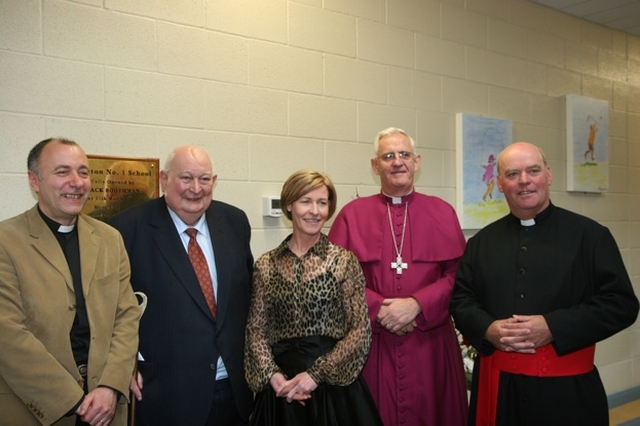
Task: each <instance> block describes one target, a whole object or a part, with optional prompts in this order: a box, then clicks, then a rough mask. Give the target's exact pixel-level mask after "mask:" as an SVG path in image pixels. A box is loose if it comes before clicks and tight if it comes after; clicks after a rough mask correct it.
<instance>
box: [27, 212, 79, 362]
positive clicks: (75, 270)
mask: <svg viewBox="0 0 640 426" xmlns="http://www.w3.org/2000/svg"><path fill="white" fill-rule="evenodd" d="M38 212H39V213H40V216H41V217H42V219H43V220H44V221H45V223H46V224H47V226H49V228H50V229H51V232H53V235H54V236H55V237H56V239H57V240H58V243H60V247H61V248H62V251H63V253H64V256H65V258H66V259H67V264H68V265H69V270H70V271H71V277H72V279H73V290H74V291H75V294H76V316H75V319H74V320H73V326H72V327H71V331H70V333H69V336H70V338H71V349H72V350H73V358H74V359H75V361H76V364H77V365H80V364H86V363H87V360H88V359H89V341H90V338H91V333H90V329H89V319H88V317H87V308H86V306H85V301H84V293H83V292H82V275H81V268H80V244H79V241H78V227H77V226H74V227H73V229H72V230H70V232H61V231H60V229H61V225H60V224H59V223H58V222H56V221H54V220H52V219H51V218H49V217H48V216H47V215H45V214H44V213H43V212H42V211H41V210H40V208H39V207H38ZM76 225H77V223H76Z"/></svg>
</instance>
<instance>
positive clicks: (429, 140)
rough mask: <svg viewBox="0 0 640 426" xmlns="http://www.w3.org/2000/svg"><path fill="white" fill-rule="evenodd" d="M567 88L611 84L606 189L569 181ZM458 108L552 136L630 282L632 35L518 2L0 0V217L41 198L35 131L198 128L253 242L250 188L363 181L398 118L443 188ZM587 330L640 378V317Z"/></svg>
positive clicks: (70, 133)
mask: <svg viewBox="0 0 640 426" xmlns="http://www.w3.org/2000/svg"><path fill="white" fill-rule="evenodd" d="M567 94H581V95H584V96H589V97H594V98H598V99H603V100H606V101H608V102H609V106H610V110H609V113H610V114H609V116H610V159H611V168H610V181H611V182H610V190H609V192H607V193H605V194H601V195H594V194H579V193H568V192H566V184H565V164H566V154H565V146H566V144H565V126H564V95H567ZM457 112H466V113H473V114H481V115H487V116H491V117H498V118H507V119H510V120H512V121H513V128H514V139H515V140H528V141H530V142H533V143H536V144H538V145H540V146H541V147H542V148H543V149H545V151H546V152H547V154H548V156H549V158H550V162H551V166H552V168H553V170H554V172H555V181H554V186H553V187H552V190H553V191H552V198H553V200H554V202H555V203H556V204H558V205H561V206H564V207H567V208H570V209H572V210H575V211H578V212H580V213H583V214H585V215H587V216H590V217H593V218H595V219H596V220H598V221H600V222H601V223H603V224H605V225H606V226H608V227H610V228H611V230H612V231H613V233H614V235H615V237H616V239H617V241H618V244H619V245H620V247H621V249H622V252H623V256H624V258H625V261H626V264H627V266H628V268H629V272H630V274H631V275H632V279H633V281H634V283H636V286H637V289H638V290H640V186H639V185H638V182H640V39H639V38H636V37H632V36H628V35H626V34H624V33H620V32H617V31H613V30H610V29H607V28H604V27H601V26H598V25H595V24H592V23H589V22H586V21H583V20H580V19H577V18H574V17H571V16H568V15H564V14H562V13H560V12H557V11H554V10H551V9H548V8H545V7H543V6H540V5H538V4H535V3H533V2H529V1H527V0H440V1H438V0H297V1H295V0H260V1H256V0H137V1H129V0H0V148H1V150H2V154H1V155H0V193H2V194H3V201H2V202H1V203H0V219H6V218H8V217H10V216H13V215H15V214H17V213H19V212H21V211H23V210H25V209H27V208H29V207H30V206H32V205H33V203H34V202H35V199H34V197H33V196H32V195H30V192H29V187H28V182H27V177H26V156H27V153H28V151H29V149H30V148H31V147H32V146H33V145H34V144H35V143H36V142H38V141H40V140H42V139H44V138H47V137H50V136H64V137H68V138H71V139H74V140H76V141H77V142H79V143H80V144H81V145H82V146H83V147H84V148H85V150H86V151H87V153H90V154H99V155H116V156H128V157H157V158H160V160H161V162H163V161H164V158H165V157H166V155H167V154H168V152H169V151H170V149H171V148H172V147H174V146H176V145H180V144H186V143H194V144H198V145H202V146H204V147H206V148H207V149H208V151H209V152H210V153H211V155H212V156H213V158H214V162H215V167H216V171H217V173H218V175H219V181H218V184H217V187H216V189H215V192H214V197H216V198H218V199H221V200H224V201H227V202H230V203H232V204H235V205H237V206H239V207H241V208H243V209H244V210H245V211H246V212H247V214H248V215H249V218H250V221H251V224H252V227H253V230H254V232H253V241H252V247H253V250H254V254H255V255H256V256H258V255H260V254H262V253H263V252H265V251H266V250H269V249H271V248H273V247H275V246H276V245H277V244H278V243H279V242H280V241H281V239H282V238H284V237H285V236H286V235H287V234H288V233H289V232H290V226H289V224H288V223H287V222H286V221H285V220H281V219H273V218H265V217H263V216H262V207H261V206H262V204H261V199H262V197H263V196H268V195H278V194H279V192H280V188H281V185H282V182H283V181H284V180H285V179H286V177H287V176H288V175H289V174H290V173H292V172H293V171H295V170H297V169H299V168H303V167H312V168H316V169H320V170H323V171H325V172H327V173H328V174H329V175H330V176H331V177H332V179H333V180H334V182H335V183H336V186H337V188H338V192H339V207H341V206H342V205H344V204H345V203H346V202H348V201H349V200H351V199H352V198H354V197H356V196H358V195H369V194H372V193H376V192H377V191H378V181H377V180H376V177H375V176H374V175H373V174H372V172H371V171H370V167H369V158H370V157H371V154H372V138H373V136H374V135H375V133H376V132H377V131H379V130H381V129H383V128H385V127H388V126H391V125H393V126H398V127H402V128H404V129H406V130H407V131H408V132H409V133H410V134H412V135H413V136H414V138H415V139H416V141H417V143H418V151H419V152H420V153H421V154H422V156H423V168H422V171H421V172H420V174H419V175H418V179H417V188H418V190H420V191H423V192H427V193H430V194H433V195H437V196H440V197H442V198H444V199H445V200H447V201H449V202H450V203H452V204H454V203H455V193H456V181H455V176H456V173H455V167H456V162H455V158H456V155H455V154H456V152H455V131H454V130H455V126H454V117H455V113H457ZM467 234H468V235H470V234H471V232H467ZM639 293H640V291H639ZM598 347H599V349H598V351H597V364H598V366H599V367H600V371H601V373H602V376H603V378H604V382H605V386H606V389H607V392H608V393H609V394H611V393H615V392H619V391H622V390H625V389H629V388H633V387H635V386H638V385H639V384H640V328H639V327H637V326H634V327H632V328H630V329H629V330H627V331H625V332H623V333H621V334H619V335H617V336H615V337H613V338H611V339H609V340H607V341H606V342H603V343H601V344H600V345H599V346H598Z"/></svg>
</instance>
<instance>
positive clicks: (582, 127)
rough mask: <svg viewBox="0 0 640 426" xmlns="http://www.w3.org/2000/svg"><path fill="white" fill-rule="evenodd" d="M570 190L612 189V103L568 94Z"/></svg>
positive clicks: (599, 190) (568, 176)
mask: <svg viewBox="0 0 640 426" xmlns="http://www.w3.org/2000/svg"><path fill="white" fill-rule="evenodd" d="M566 104H567V105H566V107H567V191H579V192H605V191H607V190H608V189H609V103H608V102H607V101H603V100H600V99H592V98H587V97H584V96H578V95H567V96H566Z"/></svg>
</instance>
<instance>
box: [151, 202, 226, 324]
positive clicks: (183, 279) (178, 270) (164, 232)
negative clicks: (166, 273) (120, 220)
mask: <svg viewBox="0 0 640 426" xmlns="http://www.w3.org/2000/svg"><path fill="white" fill-rule="evenodd" d="M149 226H150V227H151V228H152V229H151V235H152V239H153V243H154V244H155V245H156V247H157V248H158V251H159V252H160V254H161V255H162V257H163V258H164V260H165V262H166V263H167V265H168V266H169V268H170V269H171V270H172V271H173V274H174V276H175V278H176V279H177V281H178V282H179V283H180V284H181V285H182V286H183V287H184V289H185V290H186V292H187V293H188V294H189V295H190V296H191V298H192V299H193V301H194V303H195V304H196V305H197V306H198V308H199V309H200V310H202V311H203V312H204V313H205V314H206V315H207V316H208V317H209V318H210V319H211V321H214V319H213V315H212V314H211V311H210V310H209V306H208V305H207V302H206V301H205V299H204V296H203V295H202V290H201V289H200V284H198V278H197V277H196V274H195V272H194V270H193V267H192V266H191V262H190V261H189V255H188V254H187V252H186V251H185V250H184V249H183V244H182V240H181V239H180V235H178V231H177V230H176V227H175V225H174V224H173V220H172V219H171V216H169V211H168V210H167V204H166V202H165V200H164V196H163V197H161V198H158V199H157V202H156V203H155V206H154V209H153V210H152V211H151V218H150V220H149ZM218 312H219V311H218Z"/></svg>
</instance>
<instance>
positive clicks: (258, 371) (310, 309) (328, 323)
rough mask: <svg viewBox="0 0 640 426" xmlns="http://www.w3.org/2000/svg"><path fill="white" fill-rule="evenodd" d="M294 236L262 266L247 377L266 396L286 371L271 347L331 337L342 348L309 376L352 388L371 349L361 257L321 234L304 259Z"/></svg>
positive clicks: (250, 323)
mask: <svg viewBox="0 0 640 426" xmlns="http://www.w3.org/2000/svg"><path fill="white" fill-rule="evenodd" d="M290 239H291V235H290V236H289V237H287V238H286V239H285V240H284V241H283V242H282V243H281V244H280V245H279V246H278V247H277V248H275V249H273V250H271V251H269V252H267V253H265V254H263V255H262V256H260V258H259V259H258V260H257V261H256V264H255V268H254V274H253V295H252V298H251V310H250V312H249V319H248V322H247V333H246V337H245V357H244V365H245V375H246V379H247V382H248V383H249V387H250V388H251V389H252V390H253V391H254V392H260V391H261V390H262V389H263V388H264V387H265V386H267V385H268V384H269V380H270V379H271V376H273V374H275V373H277V372H279V371H280V369H279V368H278V366H277V365H276V363H275V362H274V359H273V355H272V352H271V346H272V345H274V344H275V343H277V342H279V341H281V340H284V339H291V338H298V337H305V336H328V337H332V338H334V339H336V340H339V342H338V343H337V344H336V346H335V347H334V348H333V349H332V350H331V351H330V352H328V353H326V354H325V355H323V356H321V357H319V358H318V359H317V360H316V362H315V363H314V365H313V366H312V367H311V368H310V369H309V370H307V373H309V375H310V376H311V378H312V379H313V380H314V381H315V382H316V383H318V384H320V383H322V382H327V383H330V384H333V385H339V386H346V385H348V384H350V383H352V382H353V381H354V380H355V379H356V378H357V376H358V374H360V371H361V370H362V366H363V365H364V362H365V360H366V359H367V355H368V353H369V346H370V345H371V324H370V323H369V316H368V311H367V302H366V299H365V293H364V288H365V281H364V275H363V273H362V269H361V268H360V264H359V263H358V260H357V259H356V257H355V255H354V254H353V253H351V252H350V251H347V250H345V249H343V248H341V247H339V246H337V245H335V244H333V243H331V242H329V240H328V238H327V237H326V235H324V234H321V235H320V239H319V240H318V242H317V243H316V244H315V245H314V246H313V247H311V249H309V251H307V253H305V254H304V255H303V256H302V257H297V256H296V255H295V254H294V253H293V252H292V251H291V250H290V249H289V246H288V241H289V240H290Z"/></svg>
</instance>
